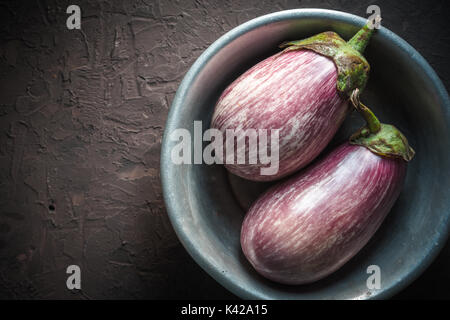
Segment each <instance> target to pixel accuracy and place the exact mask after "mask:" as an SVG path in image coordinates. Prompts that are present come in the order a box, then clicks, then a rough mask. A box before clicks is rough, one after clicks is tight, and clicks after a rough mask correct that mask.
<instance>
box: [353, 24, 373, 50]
mask: <svg viewBox="0 0 450 320" xmlns="http://www.w3.org/2000/svg"><path fill="white" fill-rule="evenodd" d="M374 32H375V28H374V27H372V28H370V27H369V23H367V24H366V25H364V27H362V28H361V30H359V31H358V32H357V33H356V34H355V35H354V36H353V37H352V38H351V39H350V40H348V42H347V44H348V45H350V46H351V47H352V48H353V49H355V50H356V51H358V52H359V53H361V54H362V53H363V52H364V50H365V49H366V47H367V44H368V43H369V40H370V38H371V37H372V34H373V33H374Z"/></svg>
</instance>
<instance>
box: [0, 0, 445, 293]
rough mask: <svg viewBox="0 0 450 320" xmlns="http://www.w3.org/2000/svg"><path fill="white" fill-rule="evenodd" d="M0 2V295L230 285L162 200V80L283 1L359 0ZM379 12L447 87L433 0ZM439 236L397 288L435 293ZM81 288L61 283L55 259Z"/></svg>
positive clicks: (440, 263) (205, 289) (166, 95)
mask: <svg viewBox="0 0 450 320" xmlns="http://www.w3.org/2000/svg"><path fill="white" fill-rule="evenodd" d="M70 4H72V3H70V2H68V1H56V0H36V1H15V2H11V1H10V2H0V21H1V23H0V34H1V42H0V298H3V299H14V298H22V299H24V298H25V299H51V298H58V299H89V298H95V299H99V298H103V299H109V298H125V299H130V298H137V299H141V298H149V299H158V298H199V299H207V298H216V299H221V298H234V296H233V295H232V294H231V293H229V292H228V291H226V290H225V289H224V288H222V287H221V286H220V285H219V284H217V283H216V282H215V281H214V280H213V279H212V278H210V277H209V276H208V275H207V274H206V273H205V272H204V271H202V270H201V269H200V267H198V266H197V265H196V263H195V262H194V261H193V260H192V259H191V258H190V257H189V255H188V254H187V253H186V251H185V250H184V248H183V247H182V246H181V244H180V243H179V241H178V239H177V237H176V235H175V233H174V231H173V229H172V227H171V225H170V222H169V220H168V217H167V214H166V211H165V209H164V204H163V199H162V195H161V187H160V181H159V153H160V143H161V137H162V133H163V128H164V123H165V120H166V117H167V113H168V109H169V106H170V103H171V101H172V99H173V96H174V94H175V91H176V89H177V87H178V85H179V83H180V81H181V79H182V78H183V76H184V74H185V73H186V71H187V70H188V68H189V67H190V66H191V65H192V64H193V62H194V61H195V59H196V58H197V57H198V56H199V55H200V54H201V53H202V52H203V51H204V50H205V49H206V48H207V47H208V46H209V45H210V44H211V43H212V42H213V41H214V40H216V39H217V38H218V37H220V36H221V35H223V34H224V33H225V32H227V31H228V30H230V29H232V28H233V27H235V26H237V25H239V24H241V23H243V22H245V21H248V20H249V19H252V18H254V17H257V16H260V15H263V14H266V13H270V12H275V11H279V10H283V9H292V8H311V7H317V8H326V9H335V10H342V11H347V12H350V13H354V14H356V15H360V16H364V15H365V12H366V8H367V6H368V5H369V4H372V3H371V1H356V0H351V1H338V0H336V1H334V0H328V1H309V0H306V1H290V0H289V1H284V0H280V1H266V0H258V1H255V0H251V1H248V0H246V1H234V0H229V1H219V0H216V1H204V0H188V1H167V0H166V1H164V0H159V1H158V0H153V1H152V0H146V1H144V0H140V1H138V0H133V1H78V3H77V4H78V5H79V6H80V8H81V10H82V20H81V31H80V30H68V29H67V28H66V19H67V17H68V15H67V14H66V8H67V7H68V5H70ZM377 4H378V5H379V6H380V7H381V10H382V16H383V24H384V25H385V26H386V27H387V28H389V29H391V30H392V31H393V32H395V33H397V34H398V35H400V36H401V37H403V38H404V39H405V40H407V41H408V42H409V43H410V44H411V45H412V46H414V47H415V48H416V49H417V50H418V51H419V52H420V53H421V54H422V55H423V56H424V57H425V58H426V59H427V60H428V61H429V63H430V64H431V65H432V67H433V68H434V69H435V70H436V71H437V73H438V74H439V76H440V77H441V79H442V80H443V82H444V85H445V86H446V87H447V88H449V81H450V79H449V74H450V73H449V70H450V67H449V66H450V62H449V60H448V52H450V50H449V49H450V48H449V46H450V32H449V29H448V27H447V21H446V19H447V17H446V12H448V10H447V11H446V10H445V9H447V8H446V7H445V5H446V4H445V1H426V2H420V3H419V2H418V1H417V3H416V2H415V1H399V2H397V1H395V2H393V1H378V2H377ZM449 258H450V249H449V247H448V245H447V247H446V248H445V249H444V250H443V251H442V253H441V254H440V256H439V257H438V259H437V260H435V262H434V263H433V265H432V266H431V267H430V269H428V271H427V272H426V273H425V274H424V275H423V276H422V277H421V278H420V279H418V280H417V281H416V282H415V283H414V284H412V285H411V286H410V287H409V288H407V289H406V290H405V291H404V292H402V293H401V294H400V295H399V296H398V297H399V298H402V297H403V298H405V297H415V298H421V297H441V298H442V297H446V298H449V297H450V295H449V293H448V290H446V286H447V284H448V283H449V280H450V276H449V275H448V272H447V271H448V269H449V267H450V259H449ZM71 264H77V265H79V266H80V267H81V271H82V291H77V292H70V291H69V290H68V289H67V288H66V278H67V275H66V273H65V270H66V268H67V266H68V265H71Z"/></svg>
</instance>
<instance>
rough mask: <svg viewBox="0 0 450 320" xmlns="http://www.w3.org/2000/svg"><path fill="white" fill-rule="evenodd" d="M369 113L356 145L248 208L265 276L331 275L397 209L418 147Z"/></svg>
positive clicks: (256, 263) (252, 253) (245, 236)
mask: <svg viewBox="0 0 450 320" xmlns="http://www.w3.org/2000/svg"><path fill="white" fill-rule="evenodd" d="M364 107H365V106H364ZM365 108H366V107H365ZM364 112H368V113H367V114H366V116H367V117H371V118H372V120H370V122H369V125H368V126H367V127H364V128H363V129H362V130H360V131H358V132H357V133H356V134H355V135H353V136H352V137H351V138H350V142H347V143H344V144H343V145H341V146H339V147H337V148H336V149H335V150H334V151H332V152H331V153H329V154H328V155H327V156H325V157H324V158H322V159H321V160H319V161H318V162H317V163H316V164H313V165H311V166H309V167H308V168H306V169H305V170H304V171H303V172H300V173H298V174H296V175H295V176H293V177H292V178H289V180H287V181H285V182H283V183H280V184H278V185H275V186H274V187H272V188H271V189H269V190H268V191H267V192H266V193H264V194H263V195H262V196H261V197H260V198H259V199H258V200H256V202H255V203H254V204H253V205H252V207H251V208H250V209H249V212H248V213H247V215H246V216H245V218H244V222H243V225H242V230H241V246H242V250H243V252H244V254H245V256H246V257H247V259H248V260H249V261H250V263H251V264H252V265H253V267H254V268H255V269H256V271H257V272H258V273H260V274H261V275H263V276H264V277H266V278H268V279H271V280H273V281H276V282H279V283H284V284H305V283H311V282H314V281H316V280H319V279H321V278H323V277H325V276H327V275H329V274H330V273H332V272H334V271H335V270H337V269H338V268H340V267H341V266H342V265H343V264H344V263H345V262H347V261H348V260H349V259H350V258H352V257H353V256H354V255H355V254H356V253H357V252H358V251H359V250H360V249H361V248H362V247H363V246H364V245H365V244H366V243H367V242H368V241H369V239H370V238H371V237H372V235H373V234H374V233H375V231H376V230H377V229H378V227H379V226H380V224H381V223H382V221H383V219H384V218H385V216H386V215H387V214H388V212H389V211H390V209H391V207H392V206H393V204H394V202H395V201H396V199H397V197H398V196H399V193H400V191H401V188H402V185H403V182H404V178H405V174H406V167H407V161H409V160H411V158H412V157H413V155H414V151H413V150H412V149H411V148H410V147H409V145H408V142H407V140H406V138H405V137H404V136H403V135H402V134H401V133H400V132H399V131H398V130H397V129H396V128H395V127H393V126H391V125H386V124H380V123H379V122H377V120H375V119H376V118H375V116H373V114H371V113H370V111H368V109H367V110H365V111H364Z"/></svg>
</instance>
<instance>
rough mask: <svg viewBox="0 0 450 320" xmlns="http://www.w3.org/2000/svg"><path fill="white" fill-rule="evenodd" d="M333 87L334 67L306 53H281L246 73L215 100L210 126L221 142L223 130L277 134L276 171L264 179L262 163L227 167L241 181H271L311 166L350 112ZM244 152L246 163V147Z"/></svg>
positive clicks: (332, 63) (345, 100) (343, 99)
mask: <svg viewBox="0 0 450 320" xmlns="http://www.w3.org/2000/svg"><path fill="white" fill-rule="evenodd" d="M336 82H337V69H336V66H335V64H334V62H333V61H332V60H331V59H330V58H327V57H325V56H321V55H320V54H318V53H315V52H313V51H310V50H299V51H290V52H281V53H278V54H275V55H273V56H271V57H269V58H267V59H265V60H263V61H261V62H260V63H258V64H256V65H255V66H253V67H252V68H250V69H249V70H247V71H246V72H245V73H244V74H242V75H241V76H240V77H239V78H237V79H236V80H235V81H234V82H233V83H231V84H230V85H229V86H228V87H227V88H226V89H225V90H224V92H223V93H222V95H221V96H220V97H219V100H218V102H217V104H216V107H215V110H214V114H213V117H212V121H211V127H212V128H215V129H218V130H220V131H221V132H222V134H223V136H224V137H225V133H226V129H235V130H238V129H241V130H247V129H266V130H271V129H279V162H278V166H279V170H278V172H277V173H276V174H274V175H262V174H261V170H260V169H261V168H265V167H268V165H267V164H262V163H261V162H260V161H258V163H257V164H250V163H249V161H246V163H245V164H237V161H235V162H234V163H233V164H225V167H226V168H227V169H228V170H229V171H230V172H232V173H233V174H236V175H238V176H240V177H242V178H245V179H249V180H254V181H272V180H276V179H280V178H282V177H284V176H287V175H289V174H291V173H293V172H294V171H297V170H298V169H300V168H302V167H304V166H306V165H307V164H309V163H310V162H311V161H312V160H313V159H314V158H315V157H316V156H317V155H318V154H319V153H320V152H321V151H322V150H323V149H324V148H325V146H326V145H327V144H328V142H329V141H330V140H331V138H332V137H333V136H334V134H335V133H336V131H337V130H338V128H339V127H340V125H341V124H342V122H343V121H344V119H345V117H346V116H347V114H348V112H349V107H348V102H347V99H346V98H345V97H343V96H341V95H340V94H339V93H338V90H337V88H336ZM267 141H269V142H270V132H268V138H267ZM269 148H270V145H269ZM245 151H246V159H248V153H249V149H248V146H247V147H246V150H245Z"/></svg>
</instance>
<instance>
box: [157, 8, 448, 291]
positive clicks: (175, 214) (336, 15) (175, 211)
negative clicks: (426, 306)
mask: <svg viewBox="0 0 450 320" xmlns="http://www.w3.org/2000/svg"><path fill="white" fill-rule="evenodd" d="M304 18H316V19H317V18H319V19H320V18H322V19H323V18H327V19H331V20H335V21H341V22H345V23H349V24H353V25H355V26H357V27H362V26H363V25H364V24H365V23H366V21H367V19H365V18H362V17H359V16H356V15H353V14H350V13H346V12H342V11H336V10H328V9H292V10H283V11H277V12H273V13H269V14H266V15H263V16H259V17H257V18H254V19H252V20H249V21H247V22H245V23H243V24H241V25H238V26H237V27H235V28H233V29H231V30H230V31H228V32H227V33H225V34H224V35H222V36H221V37H220V38H219V39H217V40H216V41H215V42H213V43H212V44H211V45H210V46H209V47H208V48H207V49H206V50H205V51H204V52H203V53H202V54H201V55H200V56H199V57H198V58H197V60H196V61H195V62H194V64H193V65H192V66H191V68H190V69H189V70H188V72H187V73H186V75H185V76H184V78H183V80H182V82H181V84H180V86H179V87H178V90H177V92H176V94H175V97H174V99H173V102H172V105H171V108H170V110H169V114H168V117H167V121H166V126H165V129H164V134H163V138H162V147H161V159H160V161H161V162H160V172H161V184H162V191H163V198H164V202H165V205H166V209H167V212H168V216H169V219H170V221H171V224H172V226H173V228H174V230H175V233H176V235H177V237H178V239H179V240H180V242H181V243H182V245H183V246H184V247H185V249H186V250H187V252H188V253H189V255H190V256H191V257H192V258H193V259H194V260H195V261H196V263H197V264H198V265H199V266H200V267H201V268H202V269H203V270H205V271H206V272H207V273H208V274H209V275H210V276H211V277H213V278H214V279H215V280H216V281H217V282H219V283H220V284H221V285H222V286H223V287H225V288H226V289H228V290H229V291H231V292H232V293H233V294H235V295H237V296H238V297H241V298H244V299H267V298H268V297H264V296H262V295H260V294H255V292H253V291H252V290H251V289H250V288H248V287H245V286H242V285H240V284H239V283H237V281H236V278H234V277H233V276H232V275H229V274H228V273H222V272H221V271H220V270H218V269H217V268H216V267H214V266H213V265H212V264H211V263H210V262H209V261H208V259H206V258H205V257H204V256H203V254H202V252H201V251H200V250H198V249H197V247H196V245H195V243H193V242H192V241H191V239H190V238H189V237H188V236H187V235H186V233H184V232H183V227H182V225H181V223H180V220H182V219H179V218H180V217H181V215H182V212H184V210H185V208H184V207H182V206H181V205H180V203H179V202H178V201H177V197H176V194H175V193H174V192H173V189H172V188H171V186H172V185H174V184H176V183H177V179H176V177H175V175H174V174H173V173H174V166H175V165H173V164H172V163H171V161H170V153H171V150H170V148H169V145H170V141H169V133H170V132H172V130H173V129H176V127H175V124H176V122H177V119H178V118H179V117H178V114H179V112H180V109H181V108H180V106H181V105H182V104H183V97H184V96H185V95H186V93H187V92H188V90H189V87H190V85H191V83H192V82H193V81H195V79H196V77H197V76H198V74H199V73H200V72H201V71H202V69H203V67H204V66H205V65H206V63H207V62H208V61H209V60H210V59H212V58H213V57H214V55H215V54H216V53H217V52H218V51H219V50H221V49H222V48H223V47H224V46H226V45H227V44H229V43H231V42H232V41H234V40H235V39H237V38H238V37H240V36H242V35H243V34H245V33H247V32H250V31H252V30H254V29H256V28H259V27H261V26H264V25H267V24H271V23H275V22H280V21H283V20H292V19H304ZM376 36H377V37H382V38H387V39H388V40H389V41H391V42H392V43H393V44H394V45H395V46H397V47H398V48H399V49H400V50H401V51H404V52H405V53H407V54H408V55H409V56H410V57H411V59H412V60H413V61H414V62H415V64H416V65H417V66H419V67H420V69H422V71H423V76H424V77H425V78H427V80H428V81H430V82H431V83H433V86H434V89H435V90H436V94H437V97H438V100H440V101H441V102H442V105H444V106H445V108H443V112H444V114H445V118H446V121H447V122H450V114H449V111H450V100H449V96H448V93H447V90H446V89H445V87H444V85H443V83H442V82H441V80H440V79H439V77H438V75H437V74H436V72H435V71H434V70H433V69H432V68H431V66H430V65H429V64H428V62H427V61H426V60H425V59H424V58H423V57H422V55H421V54H420V53H418V52H417V51H416V50H415V49H414V48H413V47H412V46H411V45H410V44H408V43H407V42H406V41H405V40H403V39H402V38H400V37H399V36H397V35H396V34H395V33H393V32H392V31H390V30H388V29H386V28H385V27H383V26H382V27H381V28H380V29H379V30H377V33H376ZM449 171H450V170H449ZM447 202H448V205H449V206H450V199H449V200H447ZM442 214H443V215H446V216H445V218H444V219H443V221H444V223H442V224H441V225H440V228H439V229H438V232H437V233H436V236H435V242H434V243H435V245H434V246H433V247H432V248H431V249H430V250H428V251H427V252H426V254H425V255H424V256H423V257H422V259H421V260H419V261H418V262H417V263H416V265H414V266H413V267H411V268H410V269H409V272H406V273H405V275H404V276H403V277H401V278H400V279H398V280H397V281H395V282H392V283H391V284H390V285H389V286H387V287H385V288H383V289H381V290H377V291H376V292H374V293H373V294H372V295H371V296H370V297H368V299H387V298H390V297H392V296H393V295H395V294H396V293H398V292H400V291H401V290H402V289H404V288H405V287H406V286H408V285H409V284H411V283H412V282H413V281H414V280H415V279H417V278H418V277H419V276H420V275H421V274H422V273H423V272H424V271H425V269H426V268H427V267H428V266H429V265H430V264H431V262H432V261H433V260H434V259H435V258H436V256H437V255H438V253H439V252H440V251H441V249H442V248H443V247H444V245H445V244H446V241H447V238H448V233H449V230H450V227H449V222H450V220H449V217H450V211H447V212H443V213H442Z"/></svg>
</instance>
